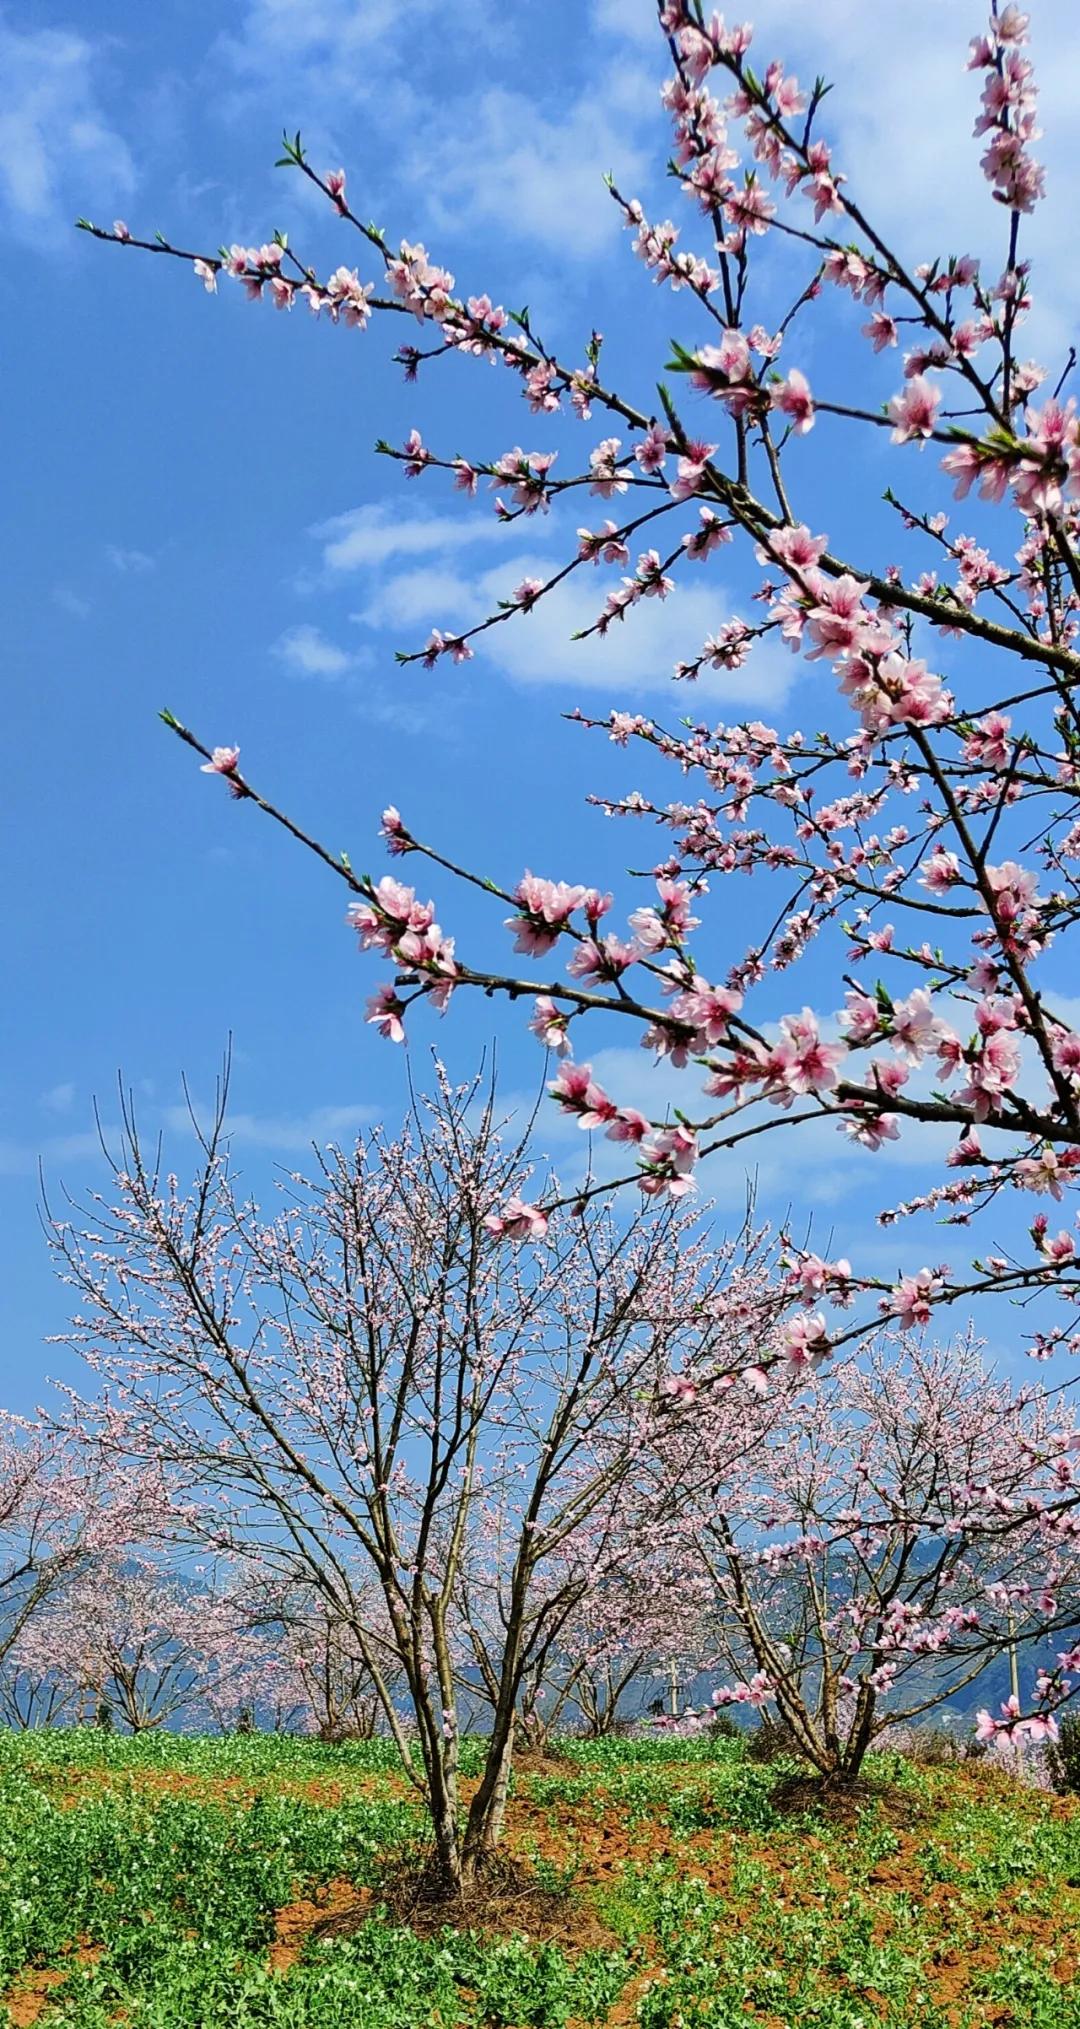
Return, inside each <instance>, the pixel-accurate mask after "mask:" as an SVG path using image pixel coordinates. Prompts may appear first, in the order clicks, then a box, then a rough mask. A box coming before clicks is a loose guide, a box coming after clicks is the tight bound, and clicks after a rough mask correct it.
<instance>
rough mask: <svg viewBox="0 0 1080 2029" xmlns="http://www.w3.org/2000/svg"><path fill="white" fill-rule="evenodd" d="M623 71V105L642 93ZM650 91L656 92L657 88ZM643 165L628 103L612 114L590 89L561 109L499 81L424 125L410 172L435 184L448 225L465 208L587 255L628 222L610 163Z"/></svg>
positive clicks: (514, 231)
mask: <svg viewBox="0 0 1080 2029" xmlns="http://www.w3.org/2000/svg"><path fill="white" fill-rule="evenodd" d="M616 81H617V83H618V91H619V96H620V98H621V99H622V102H623V106H624V108H627V102H628V101H629V102H630V104H631V105H632V104H633V103H634V102H635V100H637V99H639V98H640V96H642V94H640V93H639V89H638V87H639V82H640V81H639V79H638V78H637V77H635V75H634V74H633V73H619V74H617V80H616ZM609 82H610V81H609ZM605 90H607V87H605ZM648 96H649V100H650V102H651V100H652V92H651V89H650V91H649V94H648ZM644 166H645V163H644V156H643V153H642V150H641V147H640V145H639V144H638V143H637V141H636V140H635V139H634V138H633V130H632V118H631V117H629V116H628V110H624V111H623V112H622V114H621V115H620V117H619V118H618V119H612V118H611V117H610V115H609V113H608V112H607V111H606V109H605V106H604V104H603V103H602V102H599V101H598V98H597V95H596V94H595V93H594V92H591V91H590V92H587V93H583V94H582V96H581V98H579V99H577V100H575V101H573V102H572V103H571V104H570V105H569V106H568V107H567V108H566V111H565V112H564V113H563V114H562V115H561V117H558V118H555V117H551V116H549V115H547V114H545V113H544V112H543V111H541V110H540V108H539V107H538V106H537V104H536V101H535V99H534V98H530V97H527V96H525V94H523V93H520V92H512V91H507V90H505V89H503V88H502V87H498V88H496V89H494V90H489V91H486V92H483V93H482V94H481V95H480V96H479V97H478V98H477V99H476V101H475V102H474V103H472V104H471V105H470V108H469V117H468V119H467V120H462V121H456V120H443V121H441V122H439V123H437V124H436V125H435V126H434V127H428V128H426V129H425V132H424V140H423V150H422V154H421V152H420V151H419V150H418V151H417V155H416V158H415V160H414V163H413V166H412V173H413V175H414V177H415V178H416V180H418V181H422V182H423V183H424V186H425V189H426V190H427V191H428V192H429V194H430V193H431V192H432V191H434V192H437V193H438V199H437V201H436V203H435V216H436V219H437V220H441V223H442V224H443V225H444V226H447V227H448V226H451V225H456V224H459V223H460V221H461V217H462V213H463V212H464V213H465V214H467V216H468V219H469V222H470V223H473V222H475V223H484V224H489V225H494V226H497V227H498V228H499V229H500V231H501V232H502V233H504V234H506V235H508V236H510V237H511V238H512V239H530V240H533V241H536V242H538V243H539V244H540V245H541V246H544V247H547V248H550V249H551V250H552V251H553V252H555V253H558V254H562V255H571V256H577V257H579V258H587V257H588V256H590V255H593V254H596V253H597V252H598V251H599V250H600V249H601V248H602V247H604V246H606V245H608V244H609V243H610V241H611V240H612V239H615V238H617V237H618V233H619V229H620V225H621V215H620V213H619V212H618V210H617V207H616V206H615V204H614V203H613V202H612V199H611V197H610V195H609V193H608V191H607V190H606V189H605V188H604V182H603V178H604V174H605V172H606V171H608V170H611V171H612V172H613V173H614V175H615V177H616V179H617V180H618V181H621V182H631V183H632V182H634V181H636V180H637V179H638V178H639V177H640V175H641V174H642V173H643V170H644Z"/></svg>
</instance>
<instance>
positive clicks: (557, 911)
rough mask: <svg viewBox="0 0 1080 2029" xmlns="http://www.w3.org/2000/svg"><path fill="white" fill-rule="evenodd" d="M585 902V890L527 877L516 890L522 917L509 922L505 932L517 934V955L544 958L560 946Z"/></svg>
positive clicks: (537, 875)
mask: <svg viewBox="0 0 1080 2029" xmlns="http://www.w3.org/2000/svg"><path fill="white" fill-rule="evenodd" d="M584 899H585V889H584V888H581V887H570V886H569V885H568V883H567V882H566V881H547V880H543V879H541V877H540V876H539V874H530V873H526V874H524V875H523V876H522V878H521V880H520V881H519V882H518V884H517V887H516V888H515V890H514V900H515V902H518V903H520V905H521V914H520V915H519V916H508V917H507V918H506V928H507V929H508V930H513V931H514V932H515V938H514V949H515V951H524V952H527V953H528V955H529V956H530V957H532V958H540V957H543V954H544V953H545V951H550V950H551V949H552V947H553V946H554V945H555V944H556V943H557V942H558V939H559V936H560V934H561V932H562V931H563V929H564V928H565V926H566V924H567V923H568V922H569V920H570V917H571V916H572V915H573V913H574V910H575V909H579V908H580V907H581V904H582V902H583V901H584Z"/></svg>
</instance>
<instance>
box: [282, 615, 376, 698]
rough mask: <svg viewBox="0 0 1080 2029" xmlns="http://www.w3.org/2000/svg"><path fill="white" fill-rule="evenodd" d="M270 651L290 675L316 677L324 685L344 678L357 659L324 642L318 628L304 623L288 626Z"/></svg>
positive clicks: (323, 635)
mask: <svg viewBox="0 0 1080 2029" xmlns="http://www.w3.org/2000/svg"><path fill="white" fill-rule="evenodd" d="M272 652H273V654H274V655H276V657H277V659H278V661H279V662H283V663H284V665H285V667H286V669H288V670H290V671H291V672H292V674H293V675H294V676H311V677H317V678H321V679H322V681H323V682H328V683H335V682H337V680H338V679H339V678H340V677H343V676H347V675H348V674H349V672H350V671H351V670H352V669H354V668H355V667H356V663H357V659H358V658H357V657H356V656H355V655H354V654H351V653H350V652H349V651H348V650H347V649H344V648H339V647H338V646H337V644H336V642H333V641H330V640H328V638H327V636H326V635H325V634H324V633H323V632H322V629H321V628H319V627H314V626H312V625H310V624H308V623H305V624H304V625H302V626H299V627H290V628H289V629H288V631H287V632H286V633H285V634H282V635H281V636H280V638H279V639H278V640H277V641H275V643H274V647H273V651H272Z"/></svg>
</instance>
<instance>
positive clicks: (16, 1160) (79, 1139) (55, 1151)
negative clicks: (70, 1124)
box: [0, 1131, 101, 1177]
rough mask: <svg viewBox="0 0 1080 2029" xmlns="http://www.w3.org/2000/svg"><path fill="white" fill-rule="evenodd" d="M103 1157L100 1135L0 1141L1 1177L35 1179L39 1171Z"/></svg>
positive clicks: (52, 1136)
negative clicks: (40, 1140) (58, 1165)
mask: <svg viewBox="0 0 1080 2029" xmlns="http://www.w3.org/2000/svg"><path fill="white" fill-rule="evenodd" d="M100 1155H101V1142H100V1140H99V1138H98V1135H97V1133H96V1132H91V1131H87V1132H84V1133H80V1134H57V1135H51V1136H50V1137H49V1138H48V1140H46V1141H42V1142H28V1141H12V1140H9V1139H2V1140H0V1176H5V1177H31V1176H33V1175H35V1173H36V1172H37V1170H38V1169H39V1167H44V1168H45V1169H46V1170H47V1171H48V1170H51V1169H53V1168H54V1165H55V1164H57V1163H65V1162H82V1161H84V1160H85V1158H86V1157H87V1156H90V1157H93V1156H98V1157H100Z"/></svg>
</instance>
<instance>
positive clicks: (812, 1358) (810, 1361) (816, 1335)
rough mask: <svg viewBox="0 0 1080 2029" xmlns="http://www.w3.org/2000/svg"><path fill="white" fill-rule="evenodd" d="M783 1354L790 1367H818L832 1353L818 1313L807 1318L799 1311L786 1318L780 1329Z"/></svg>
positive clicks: (830, 1344) (803, 1312) (823, 1321)
mask: <svg viewBox="0 0 1080 2029" xmlns="http://www.w3.org/2000/svg"><path fill="white" fill-rule="evenodd" d="M780 1336H781V1338H782V1340H783V1344H784V1353H785V1357H786V1358H787V1360H788V1362H789V1364H790V1365H791V1366H792V1367H810V1368H814V1369H816V1368H818V1367H820V1365H821V1363H822V1361H823V1360H827V1359H828V1357H829V1354H830V1352H831V1351H832V1341H831V1340H830V1338H829V1334H828V1331H827V1330H826V1327H825V1319H824V1318H823V1317H822V1315H821V1312H820V1311H814V1312H813V1313H812V1314H811V1315H810V1316H807V1314H806V1312H805V1311H800V1312H799V1313H798V1315H797V1316H795V1317H792V1318H786V1319H785V1321H784V1323H783V1325H782V1326H781V1328H780Z"/></svg>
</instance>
